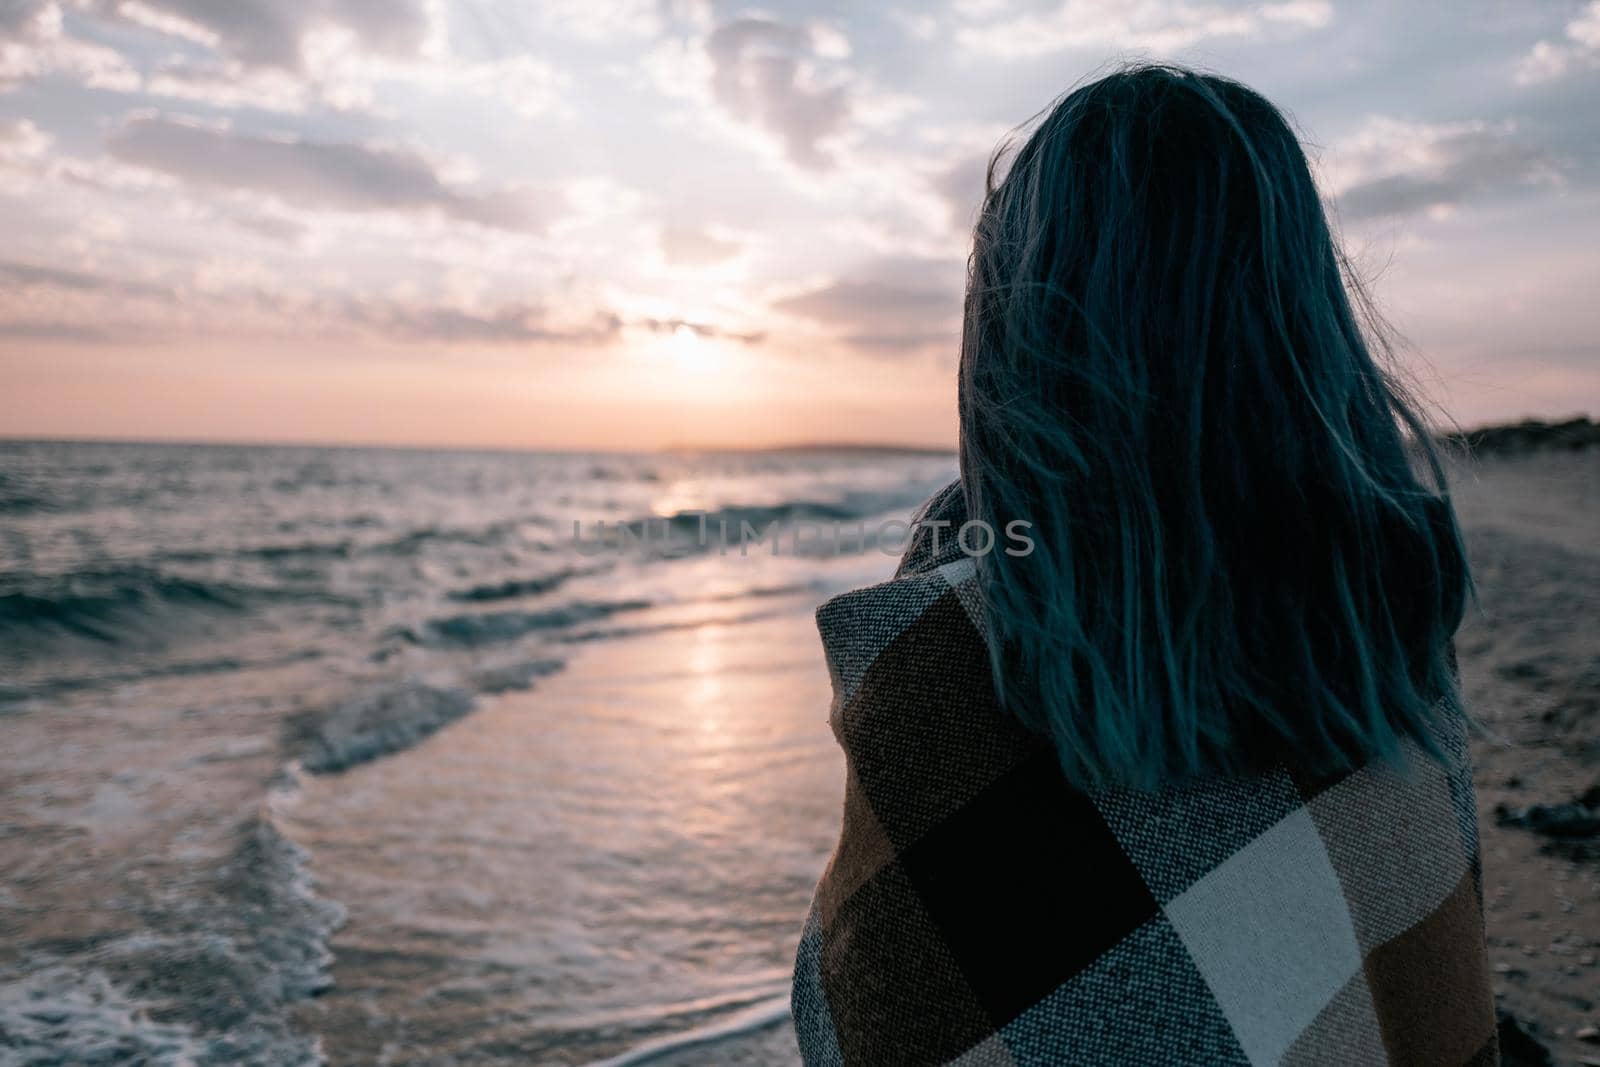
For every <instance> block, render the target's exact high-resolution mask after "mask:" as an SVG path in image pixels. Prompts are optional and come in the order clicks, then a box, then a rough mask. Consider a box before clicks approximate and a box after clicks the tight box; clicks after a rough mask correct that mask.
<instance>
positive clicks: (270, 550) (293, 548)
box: [153, 539, 356, 563]
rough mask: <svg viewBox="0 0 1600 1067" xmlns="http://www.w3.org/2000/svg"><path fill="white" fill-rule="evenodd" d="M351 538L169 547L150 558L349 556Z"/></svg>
mask: <svg viewBox="0 0 1600 1067" xmlns="http://www.w3.org/2000/svg"><path fill="white" fill-rule="evenodd" d="M355 547H356V546H355V542H354V541H351V540H348V539H344V540H339V541H287V542H281V543H268V544H261V545H241V546H239V547H236V548H218V549H171V550H168V551H165V552H160V553H158V554H157V555H156V556H154V557H153V558H154V559H155V560H157V561H159V562H163V563H209V562H211V561H213V560H238V559H254V560H263V561H265V562H268V563H277V562H279V561H282V560H297V561H298V560H308V559H309V560H326V559H349V558H350V556H351V555H352V554H353V553H354V551H355Z"/></svg>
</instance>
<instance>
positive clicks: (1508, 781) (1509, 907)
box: [1456, 450, 1600, 1067]
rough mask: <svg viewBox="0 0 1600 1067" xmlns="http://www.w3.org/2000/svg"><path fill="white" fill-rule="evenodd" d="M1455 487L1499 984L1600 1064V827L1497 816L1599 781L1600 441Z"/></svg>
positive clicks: (1567, 1056)
mask: <svg viewBox="0 0 1600 1067" xmlns="http://www.w3.org/2000/svg"><path fill="white" fill-rule="evenodd" d="M1456 494H1457V498H1458V502H1459V507H1460V511H1461V515H1462V519H1463V523H1464V525H1465V527H1466V529H1467V537H1468V548H1469V551H1470V552H1471V554H1472V560H1473V565H1474V569H1475V571H1476V575H1477V580H1478V584H1479V599H1480V605H1479V608H1480V610H1478V611H1476V612H1474V613H1472V614H1471V615H1470V617H1469V618H1468V620H1467V622H1466V625H1464V626H1463V627H1462V631H1461V634H1460V636H1459V638H1458V641H1457V645H1458V649H1459V652H1460V657H1461V671H1462V683H1463V686H1464V689H1465V691H1466V698H1467V704H1468V707H1469V708H1470V709H1471V710H1472V711H1473V713H1474V714H1475V715H1476V716H1478V718H1479V720H1480V721H1481V722H1482V724H1483V726H1484V735H1483V736H1482V737H1480V738H1479V739H1478V742H1477V744H1476V747H1475V758H1476V760H1477V774H1476V779H1477V788H1478V810H1479V814H1480V819H1481V823H1482V832H1483V838H1482V840H1483V868H1484V902H1485V906H1486V909H1487V922H1488V928H1489V954H1490V959H1491V961H1492V963H1493V966H1494V969H1495V972H1496V974H1495V982H1496V992H1497V997H1498V1000H1499V1003H1500V1006H1501V1008H1502V1011H1503V1012H1506V1013H1509V1015H1510V1016H1511V1017H1513V1018H1514V1019H1515V1020H1516V1023H1517V1025H1518V1026H1519V1027H1520V1028H1521V1029H1522V1030H1523V1031H1525V1032H1526V1033H1527V1035H1529V1036H1531V1037H1532V1038H1534V1039H1535V1040H1536V1041H1537V1042H1539V1043H1540V1044H1541V1045H1543V1046H1545V1047H1546V1048H1547V1049H1548V1051H1549V1054H1550V1055H1551V1056H1552V1057H1553V1059H1552V1060H1549V1061H1544V1062H1555V1063H1559V1064H1574V1065H1579V1064H1581V1065H1600V1033H1596V1029H1597V1028H1600V837H1590V838H1588V839H1587V841H1584V840H1582V839H1574V840H1573V841H1570V842H1567V843H1565V844H1563V843H1562V842H1561V841H1559V840H1557V839H1555V838H1551V837H1548V836H1545V835H1541V834H1538V833H1534V832H1532V831H1530V830H1527V829H1523V828H1521V827H1517V826H1511V825H1501V824H1500V823H1499V822H1498V821H1497V818H1496V810H1497V809H1498V808H1501V807H1502V806H1504V807H1505V808H1508V809H1521V808H1525V807H1526V806H1528V805H1532V804H1547V805H1554V804H1563V803H1566V802H1569V801H1572V800H1574V799H1575V798H1577V797H1579V796H1580V795H1581V794H1583V793H1584V791H1585V790H1588V789H1589V788H1591V787H1593V786H1595V785H1596V784H1600V638H1597V635H1596V630H1595V623H1596V620H1597V619H1600V549H1597V548H1596V546H1597V545H1600V452H1596V451H1594V450H1591V451H1590V452H1589V453H1587V454H1546V455H1536V456H1530V457H1524V458H1515V459H1497V460H1488V461H1485V462H1484V463H1483V464H1481V465H1480V466H1478V467H1477V468H1475V470H1473V471H1469V472H1466V473H1465V474H1464V476H1462V477H1460V478H1458V480H1457V489H1456ZM1580 1034H1582V1035H1584V1036H1583V1037H1580V1036H1579V1035H1580ZM1507 1044H1508V1045H1512V1044H1513V1042H1512V1040H1511V1039H1510V1037H1509V1035H1508V1041H1507ZM1507 1053H1508V1054H1507V1056H1506V1063H1507V1065H1508V1067H1517V1065H1518V1064H1522V1063H1539V1062H1541V1061H1540V1060H1539V1058H1538V1052H1537V1050H1535V1049H1529V1050H1528V1054H1518V1053H1517V1051H1516V1049H1514V1048H1508V1049H1507Z"/></svg>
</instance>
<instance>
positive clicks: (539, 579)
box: [448, 567, 605, 602]
mask: <svg viewBox="0 0 1600 1067" xmlns="http://www.w3.org/2000/svg"><path fill="white" fill-rule="evenodd" d="M604 570H605V568H603V567H569V568H567V569H564V570H558V571H551V572H550V573H548V574H538V575H533V576H531V577H527V578H507V579H505V580H504V581H500V582H490V583H485V584H482V585H474V586H470V587H468V588H466V589H455V590H452V591H451V592H450V593H449V594H448V596H449V597H450V599H451V600H464V601H469V602H483V601H493V600H515V599H517V598H518V597H525V596H539V595H541V594H544V593H551V592H554V591H555V590H557V589H559V588H561V587H562V586H563V585H565V584H567V582H569V581H571V580H572V579H574V578H583V577H587V576H589V575H593V574H600V573H603V572H604Z"/></svg>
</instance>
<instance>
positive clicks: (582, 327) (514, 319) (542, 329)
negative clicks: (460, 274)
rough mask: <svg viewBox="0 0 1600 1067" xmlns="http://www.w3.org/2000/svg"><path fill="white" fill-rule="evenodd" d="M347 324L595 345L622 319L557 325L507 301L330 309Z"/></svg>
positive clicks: (408, 337) (411, 335)
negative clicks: (476, 306) (478, 305)
mask: <svg viewBox="0 0 1600 1067" xmlns="http://www.w3.org/2000/svg"><path fill="white" fill-rule="evenodd" d="M331 310H332V313H333V317H334V318H335V319H336V320H338V321H340V322H342V323H345V324H348V325H352V326H355V327H357V328H360V329H362V330H365V331H368V332H371V333H375V334H378V335H380V336H382V337H385V338H387V339H389V340H394V341H404V342H417V341H434V342H443V343H446V344H541V343H548V342H557V341H559V342H563V343H566V344H582V345H595V344H602V343H605V342H607V341H611V340H614V339H615V338H616V336H617V335H618V333H619V332H620V331H621V329H622V320H621V319H620V318H618V317H617V316H616V315H614V314H610V313H597V314H596V315H594V316H593V317H592V318H591V319H590V320H588V321H585V322H577V323H563V324H556V323H553V322H551V321H550V318H549V315H548V312H547V311H546V309H545V308H543V307H541V306H539V305H536V304H528V303H508V304H501V305H499V306H496V307H492V308H482V309H473V308H459V307H450V306H445V305H415V304H409V303H405V302H401V301H364V300H346V301H341V302H339V303H337V304H336V305H334V306H333V308H332V309H331Z"/></svg>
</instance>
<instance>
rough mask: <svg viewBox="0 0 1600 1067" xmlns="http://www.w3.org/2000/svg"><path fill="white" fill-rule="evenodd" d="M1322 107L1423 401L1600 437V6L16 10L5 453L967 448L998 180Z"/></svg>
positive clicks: (7, 104)
mask: <svg viewBox="0 0 1600 1067" xmlns="http://www.w3.org/2000/svg"><path fill="white" fill-rule="evenodd" d="M1126 58H1174V59H1178V60H1182V61H1185V62H1190V63H1195V64H1199V65H1203V66H1205V67H1208V68H1211V69H1214V70H1218V71H1220V72H1223V73H1226V74H1229V75H1232V76H1235V77H1238V78H1240V79H1242V80H1244V81H1246V82H1248V83H1250V84H1251V85H1253V86H1255V87H1256V88H1258V89H1259V90H1261V91H1262V92H1264V93H1265V94H1266V95H1267V96H1269V97H1270V98H1272V99H1273V100H1275V101H1276V102H1278V103H1279V104H1280V105H1282V106H1283V107H1285V108H1286V109H1287V110H1288V111H1290V112H1291V113H1292V114H1293V116H1294V118H1295V120H1296V121H1297V123H1298V125H1299V126H1300V128H1301V130H1302V131H1303V135H1304V136H1305V137H1306V139H1307V141H1308V144H1309V146H1310V147H1311V148H1312V151H1313V154H1314V156H1315V157H1316V159H1317V166H1318V172H1319V180H1320V181H1321V182H1322V183H1323V185H1324V188H1325V190H1326V192H1327V194H1328V195H1329V197H1330V201H1331V203H1333V204H1334V205H1335V208H1336V210H1337V214H1338V217H1339V220H1340V226H1341V228H1342V230H1343V233H1344V235H1345V240H1346V242H1347V245H1348V250H1349V251H1350V252H1351V253H1352V255H1353V256H1354V258H1355V261H1356V262H1357V264H1358V265H1359V266H1360V268H1361V269H1362V271H1363V272H1364V273H1365V274H1367V275H1368V276H1369V277H1371V278H1374V279H1376V280H1375V282H1374V285H1375V289H1376V292H1377V294H1378V296H1379V298H1380V301H1381V303H1382V305H1383V306H1384V308H1385V309H1386V311H1387V313H1388V314H1389V316H1390V318H1391V320H1392V321H1393V323H1394V325H1395V326H1396V327H1397V328H1398V329H1399V330H1400V332H1401V333H1402V334H1403V335H1404V336H1405V338H1406V339H1407V341H1408V342H1409V346H1410V347H1409V350H1408V352H1407V355H1406V358H1407V361H1408V363H1409V364H1410V365H1411V366H1412V368H1413V369H1414V371H1415V373H1416V374H1417V376H1418V377H1419V378H1420V379H1421V381H1422V385H1423V388H1424V390H1425V391H1426V392H1427V394H1428V395H1430V396H1431V397H1432V398H1433V399H1434V400H1435V401H1437V402H1439V403H1440V404H1441V405H1442V406H1443V408H1444V410H1446V411H1448V412H1449V413H1451V414H1452V415H1454V416H1455V417H1456V418H1457V419H1458V420H1460V421H1461V422H1462V423H1466V424H1473V423H1478V422H1482V421H1485V420H1490V419H1500V418H1509V417H1516V416H1521V415H1524V414H1538V415H1562V414H1568V413H1573V412H1578V411H1585V410H1587V411H1590V412H1600V298H1597V297H1600V0H1595V2H1591V3H1588V4H1587V5H1584V4H1581V3H1574V2H1544V3H1516V2H1509V0H1508V2H1501V3H1486V2H1476V0H1474V2H1470V3H1451V4H1420V3H1418V4H1411V3H1406V4H1394V3H1389V2H1371V3H1356V2H1348V0H1283V2H1276V3H1247V4H1235V3H1222V2H1215V3H1208V2H1194V3H1185V2H1172V0H1109V2H1108V0H1065V2H1062V0H1047V2H1033V0H945V2H941V3H925V4H921V3H910V2H907V3H903V4H896V3H893V2H890V3H874V4H861V3H834V4H767V5H765V6H762V7H749V6H746V5H743V4H724V3H720V2H705V0H699V2H675V0H660V2H657V0H636V2H630V0H545V2H533V0H527V2H522V0H305V2H291V0H228V2H220V0H59V2H39V0H0V234H3V235H4V239H3V242H0V435H6V436H31V435H40V436H93V437H137V438H167V439H211V440H215V439H227V440H248V441H326V442H374V443H410V444H441V445H469V446H505V447H586V448H587V447H599V448H634V447H654V446H660V445H667V444H715V445H742V444H757V445H759V444H772V443H781V442H791V441H798V440H874V441H885V442H888V441H893V442H907V443H920V444H935V445H943V444H950V443H952V442H953V441H954V438H955V415H954V395H955V389H954V381H953V370H954V365H955V354H956V338H957V329H958V325H959V316H960V302H961V287H962V280H963V266H964V260H965V256H966V251H967V242H968V233H967V231H968V227H969V226H970V223H971V217H972V212H973V209H974V207H975V205H976V202H977V199H978V195H979V193H980V191H981V185H982V166H983V162H984V160H985V157H986V156H987V155H988V153H989V152H990V150H991V149H992V148H993V147H994V146H995V144H996V143H997V141H999V140H1000V139H1001V138H1002V137H1003V136H1004V135H1005V134H1006V132H1007V131H1008V130H1009V129H1010V128H1012V127H1014V126H1016V125H1017V124H1019V123H1021V122H1024V121H1025V120H1026V119H1028V118H1029V116H1031V115H1032V114H1033V113H1035V112H1036V111H1038V110H1039V109H1040V108H1041V107H1043V106H1045V105H1046V104H1048V103H1049V102H1050V100H1051V99H1052V98H1053V97H1054V96H1056V95H1057V94H1058V93H1060V92H1061V91H1063V90H1065V89H1067V88H1068V87H1070V86H1071V85H1072V84H1073V83H1074V82H1076V81H1079V80H1081V79H1083V78H1085V77H1087V76H1090V75H1092V74H1093V72H1094V71H1096V70H1097V69H1101V68H1102V67H1103V66H1104V65H1105V64H1107V63H1108V62H1109V61H1114V60H1117V59H1126Z"/></svg>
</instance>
